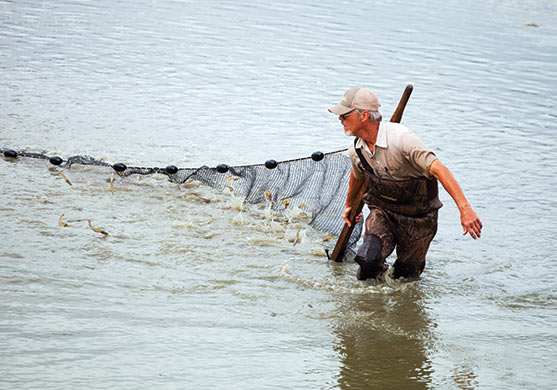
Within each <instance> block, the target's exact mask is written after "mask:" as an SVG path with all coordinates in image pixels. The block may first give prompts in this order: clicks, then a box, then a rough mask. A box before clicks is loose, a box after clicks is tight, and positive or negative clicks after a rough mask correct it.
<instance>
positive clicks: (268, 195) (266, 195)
mask: <svg viewBox="0 0 557 390" xmlns="http://www.w3.org/2000/svg"><path fill="white" fill-rule="evenodd" d="M263 193H264V194H265V198H267V200H268V201H269V202H271V203H272V202H273V195H271V192H270V191H268V190H265V191H264V192H263Z"/></svg>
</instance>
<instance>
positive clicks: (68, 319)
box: [0, 0, 557, 389]
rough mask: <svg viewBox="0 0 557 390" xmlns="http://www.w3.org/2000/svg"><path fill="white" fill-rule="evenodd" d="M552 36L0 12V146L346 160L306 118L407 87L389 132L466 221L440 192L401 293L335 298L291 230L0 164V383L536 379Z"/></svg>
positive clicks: (556, 53)
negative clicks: (464, 206) (354, 90)
mask: <svg viewBox="0 0 557 390" xmlns="http://www.w3.org/2000/svg"><path fill="white" fill-rule="evenodd" d="M556 21H557V4H556V3H555V2H553V1H525V2H520V3H517V2H511V1H499V2H476V3H475V4H471V3H469V2H458V1H449V2H446V1H445V2H441V1H437V0H431V1H427V2H425V3H424V2H422V3H420V4H419V5H417V4H414V3H412V2H408V1H405V0H400V1H395V2H379V3H374V4H373V5H371V4H362V3H353V4H352V3H343V4H340V3H338V2H332V1H321V2H308V1H303V2H294V1H292V2H290V1H288V2H282V3H280V4H272V5H262V4H260V3H257V2H244V3H243V4H238V3H237V2H233V1H217V2H205V3H202V2H195V1H190V2H188V1H183V2H181V1H165V2H161V1H154V2H128V1H121V2H116V3H113V2H104V1H100V2H99V1H96V2H90V1H62V2H53V1H42V2H33V1H17V2H10V1H0V72H1V75H2V77H1V79H0V146H1V147H11V148H15V149H27V150H30V151H43V150H45V151H47V152H48V153H49V154H59V155H61V156H64V157H67V156H70V155H75V154H89V155H92V156H94V157H97V158H105V159H106V160H107V161H110V162H115V161H125V162H128V163H133V164H135V165H144V166H164V165H166V164H170V163H173V164H176V165H178V166H190V167H196V166H201V165H204V164H206V165H214V164H216V163H220V162H226V163H229V164H244V163H261V162H263V161H265V160H266V159H268V158H274V159H277V160H281V159H287V158H295V157H300V156H306V155H308V154H310V153H311V152H313V151H315V150H322V151H330V150H336V149H339V148H342V147H345V146H347V143H348V142H349V140H348V139H347V138H346V137H345V136H344V134H343V132H342V129H341V127H340V126H339V124H338V121H337V120H336V119H335V118H334V117H333V116H332V115H330V114H329V113H328V112H327V111H326V109H327V108H328V107H329V106H330V105H331V104H333V103H336V102H337V100H338V99H339V96H340V95H341V94H342V92H344V90H345V89H347V88H348V87H349V86H352V85H355V84H366V85H368V86H370V87H371V88H373V89H374V90H375V91H376V92H377V94H378V96H379V98H380V100H381V102H382V109H383V112H384V115H385V116H388V115H390V113H391V112H392V111H393V109H394V108H395V106H396V103H397V101H398V98H399V96H400V94H401V93H402V90H403V88H404V86H405V85H406V84H407V83H413V84H414V86H415V90H414V94H413V96H412V98H411V100H410V103H409V105H408V108H407V110H406V113H405V118H404V122H405V124H406V125H408V126H409V127H410V128H412V129H414V130H415V131H416V132H417V133H418V134H420V136H421V137H422V139H423V140H424V142H425V143H426V144H427V145H429V146H430V147H431V148H432V149H434V150H435V151H436V152H437V155H438V156H439V157H440V158H441V160H442V161H444V162H445V164H446V165H448V166H449V167H450V168H451V169H452V171H453V173H454V174H455V176H456V177H457V178H458V179H459V181H460V183H461V185H462V186H463V188H464V190H465V193H466V194H467V196H468V198H469V200H470V202H471V203H472V204H473V205H474V206H475V208H476V209H477V211H478V213H479V214H480V216H481V218H482V220H483V222H484V226H485V229H484V235H483V237H482V239H481V240H480V241H477V242H473V241H472V240H470V239H469V238H467V237H462V236H461V233H460V225H459V219H458V212H457V209H456V207H455V206H454V204H453V203H452V201H451V200H450V198H449V197H448V195H447V194H446V193H443V194H442V195H443V198H442V201H443V202H444V203H445V207H444V208H443V209H442V210H441V212H440V228H439V233H438V235H437V237H436V239H435V241H434V243H433V245H432V248H431V250H430V254H429V257H428V265H427V267H426V271H425V273H424V275H423V277H422V278H421V279H420V280H419V281H416V282H411V283H399V282H394V281H391V280H388V281H386V282H381V283H377V282H358V281H357V280H356V279H355V272H356V268H357V266H356V265H355V264H354V263H343V264H333V263H331V262H328V261H327V260H326V258H325V257H324V256H323V255H322V252H323V245H324V244H323V242H322V238H323V235H322V234H321V233H319V232H315V231H313V230H312V229H311V228H309V226H308V225H307V224H306V221H304V220H303V218H302V219H300V220H296V221H291V222H289V223H286V222H280V218H279V217H276V218H275V220H270V219H269V218H265V217H266V214H265V210H264V206H263V205H261V206H259V205H244V206H242V207H241V206H240V203H239V202H238V201H237V200H236V199H234V198H233V197H232V196H231V195H230V194H229V193H226V192H224V193H223V192H220V191H216V190H213V189H210V188H206V187H203V186H200V185H196V184H191V185H188V186H186V187H183V188H180V189H178V188H176V186H175V185H174V184H172V183H169V182H168V181H166V180H164V179H161V178H160V177H143V178H137V177H135V178H134V177H132V178H128V179H117V180H116V183H115V192H114V195H113V194H112V193H111V191H110V185H109V183H108V181H109V179H110V176H111V172H110V171H109V170H106V169H102V168H93V167H89V168H87V167H77V166H74V167H72V169H71V170H70V171H65V172H64V174H65V175H66V176H67V177H68V179H69V180H70V181H71V182H72V186H69V185H68V184H67V183H66V182H65V181H64V180H63V178H62V177H61V176H59V175H58V171H56V170H55V169H54V168H51V166H49V165H48V163H47V162H45V161H38V160H31V159H20V160H18V161H16V162H13V161H7V160H0V172H1V178H2V183H3V185H2V186H1V187H0V196H1V205H0V217H1V219H2V224H3V227H2V229H0V243H1V245H0V289H1V294H0V351H2V356H3V362H2V364H1V365H0V384H1V387H2V388H41V389H45V388H46V389H53V388H56V389H58V388H103V389H104V388H107V387H110V388H130V389H132V388H133V389H137V388H149V389H151V388H195V389H203V388H207V389H208V388H211V389H213V388H226V389H228V388H238V389H261V388H288V389H290V388H325V389H329V388H331V389H337V388H342V389H344V388H351V389H368V388H400V389H413V388H416V389H428V388H435V389H445V388H446V389H473V388H482V389H483V388H490V389H491V388H493V389H497V388H500V389H509V388H524V389H545V388H552V386H553V385H552V384H553V383H554V378H555V377H556V370H555V368H554V366H555V365H554V361H555V359H556V358H557V356H556V353H555V338H556V332H555V330H554V323H555V319H556V314H557V310H556V297H557V292H556V288H555V279H556V276H557V275H556V274H557V273H556V266H555V253H556V251H557V245H556V238H555V237H556V233H557V228H556V225H555V221H554V219H555V215H556V213H555V212H556V210H557V200H556V199H555V196H554V195H553V191H554V189H555V188H556V187H557V174H556V173H555V171H556V168H557V155H556V153H555V147H556V146H557V136H556V134H557V131H556V130H557V128H556V127H557V126H556V125H555V123H556V120H557V116H556V115H555V112H556V101H555V97H554V92H553V91H554V90H555V87H556V86H557V82H556V81H555V80H557V40H556V38H555V37H556V36H557V34H556V32H557V31H556V30H557V28H556V26H557V24H556ZM240 207H241V212H240V210H239V209H240ZM61 214H64V216H63V220H64V221H67V222H68V223H69V225H70V226H69V227H67V228H63V227H61V226H59V218H60V216H61ZM87 219H90V220H91V224H92V226H94V227H100V228H103V229H104V230H106V231H107V232H109V235H108V236H107V237H104V236H103V235H102V234H99V233H95V232H93V231H92V230H91V229H90V228H89V227H88V224H87V221H86V220H87ZM76 220H78V221H76ZM73 221H75V222H73ZM299 229H301V231H302V232H303V237H304V238H303V241H302V242H301V243H299V244H297V245H293V237H294V236H293V235H295V232H296V231H298V230H299Z"/></svg>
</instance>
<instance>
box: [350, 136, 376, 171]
mask: <svg viewBox="0 0 557 390" xmlns="http://www.w3.org/2000/svg"><path fill="white" fill-rule="evenodd" d="M358 140H359V138H358V137H356V138H354V150H355V151H356V153H357V154H358V157H359V158H360V161H361V163H362V165H363V166H364V169H365V170H366V171H368V172H369V173H371V174H372V175H374V176H375V172H373V168H372V167H371V166H370V165H369V163H368V162H367V160H366V159H365V157H364V154H363V153H362V151H361V150H360V149H359V148H357V147H356V143H357V142H358Z"/></svg>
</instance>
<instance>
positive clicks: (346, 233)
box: [331, 84, 414, 262]
mask: <svg viewBox="0 0 557 390" xmlns="http://www.w3.org/2000/svg"><path fill="white" fill-rule="evenodd" d="M413 89H414V86H413V85H412V84H408V85H407V86H406V88H405V89H404V92H403V93H402V97H401V98H400V101H399V102H398V106H397V108H396V110H395V112H394V113H393V115H392V116H391V122H396V123H400V121H401V120H402V114H404V109H405V108H406V103H408V99H410V95H411V94H412V90H413ZM358 186H359V187H358V188H353V191H357V192H358V195H357V196H356V205H357V206H356V207H352V210H350V215H349V216H348V219H349V220H350V222H351V226H348V225H347V224H346V223H345V224H344V227H343V228H342V232H340V235H339V236H338V240H337V243H336V245H335V249H334V250H333V253H332V254H331V260H334V261H337V262H341V261H342V257H343V255H344V251H346V247H347V245H348V240H349V239H350V236H351V235H352V231H353V230H354V226H355V225H356V224H355V219H356V216H357V215H358V214H360V213H361V212H362V209H363V207H364V201H363V200H362V199H363V197H364V195H365V193H366V191H367V184H366V181H365V180H361V181H360V183H359V185H358Z"/></svg>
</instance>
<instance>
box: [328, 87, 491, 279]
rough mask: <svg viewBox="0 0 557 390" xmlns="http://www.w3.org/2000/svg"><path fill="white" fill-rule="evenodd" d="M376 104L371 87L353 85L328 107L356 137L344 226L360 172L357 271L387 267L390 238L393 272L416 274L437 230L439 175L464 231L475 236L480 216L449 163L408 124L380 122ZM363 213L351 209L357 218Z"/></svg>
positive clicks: (372, 273)
mask: <svg viewBox="0 0 557 390" xmlns="http://www.w3.org/2000/svg"><path fill="white" fill-rule="evenodd" d="M379 106H380V105H379V101H378V99H377V97H376V96H375V94H374V93H373V92H371V91H370V90H369V89H367V88H364V87H354V88H350V89H349V90H348V91H346V92H345V94H344V96H343V97H342V101H341V102H340V103H339V104H337V105H336V106H334V107H332V108H330V109H329V111H330V112H332V113H333V114H336V115H338V116H339V119H340V121H341V122H342V125H343V126H344V132H345V134H346V135H348V136H354V137H356V138H355V139H354V142H353V143H351V145H350V148H349V149H348V153H349V155H350V160H351V161H352V172H351V173H350V184H349V186H348V196H347V198H346V207H345V209H344V213H343V218H344V221H345V222H346V223H347V224H348V226H350V221H349V220H348V215H349V213H350V210H351V209H352V207H356V206H357V205H356V201H357V199H356V198H357V191H356V190H354V188H356V187H357V184H359V182H360V181H361V180H366V181H367V192H366V194H365V196H364V199H363V200H364V202H365V203H366V204H367V205H368V207H369V210H370V213H369V216H368V217H367V219H366V221H365V225H366V231H365V236H364V243H363V244H362V246H361V247H360V248H359V249H358V253H357V255H356V258H355V261H356V262H357V263H358V264H359V265H360V269H359V270H358V279H359V280H365V279H368V278H375V277H377V276H378V275H379V274H381V273H382V272H384V271H386V270H387V268H388V266H387V263H386V262H385V259H386V258H387V257H388V256H389V255H390V254H391V253H392V252H393V250H394V248H395V246H396V253H397V259H396V261H395V263H394V264H393V267H394V277H395V278H399V277H406V278H408V277H418V276H420V274H421V273H422V271H423V270H424V266H425V256H426V253H427V250H428V248H429V244H430V243H431V240H432V239H433V237H434V236H435V233H436V232H437V211H438V210H439V208H441V206H442V203H441V201H440V200H439V197H438V187H437V180H439V181H440V182H441V184H442V185H443V187H444V188H445V190H447V192H448V193H449V194H450V195H451V197H452V198H453V199H454V201H455V203H456V205H457V207H458V209H459V210H460V222H461V224H462V227H463V228H464V234H466V233H469V234H470V236H471V237H472V238H473V239H476V238H480V234H481V231H482V222H481V221H480V219H479V218H478V216H477V215H476V212H475V211H474V210H473V209H472V206H470V204H469V203H468V201H467V200H466V197H465V196H464V194H463V192H462V189H461V188H460V186H459V185H458V182H457V181H456V179H455V178H454V176H453V175H452V173H451V172H450V171H449V170H448V169H447V167H445V166H444V165H443V164H442V163H441V161H439V159H438V158H437V157H436V156H435V154H433V152H431V151H430V150H429V149H427V148H426V146H425V145H424V144H423V143H422V141H421V140H420V139H419V138H418V136H417V135H416V134H414V133H413V132H412V131H410V130H409V129H408V128H406V127H405V126H403V125H401V124H398V123H392V122H382V121H381V119H382V117H381V114H380V113H379ZM361 217H362V215H361V214H360V215H358V216H357V217H356V223H357V222H359V221H360V219H361Z"/></svg>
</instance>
